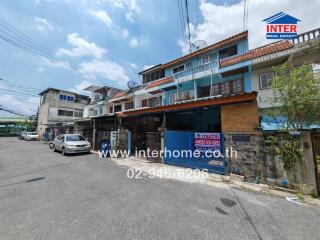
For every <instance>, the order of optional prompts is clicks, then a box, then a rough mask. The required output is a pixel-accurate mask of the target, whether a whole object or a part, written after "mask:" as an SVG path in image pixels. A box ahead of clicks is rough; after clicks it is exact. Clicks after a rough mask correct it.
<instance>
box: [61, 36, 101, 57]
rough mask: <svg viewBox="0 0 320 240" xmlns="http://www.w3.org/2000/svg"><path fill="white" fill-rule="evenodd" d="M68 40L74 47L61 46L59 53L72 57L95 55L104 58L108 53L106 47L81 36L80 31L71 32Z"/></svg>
mask: <svg viewBox="0 0 320 240" xmlns="http://www.w3.org/2000/svg"><path fill="white" fill-rule="evenodd" d="M68 42H69V43H70V44H71V45H72V46H74V47H73V48H72V49H65V48H60V49H58V51H57V53H56V54H57V55H58V56H61V55H67V56H70V57H81V56H93V57H96V58H102V56H103V55H104V54H105V53H106V50H105V49H104V48H101V47H98V46H97V45H96V44H95V43H94V42H88V41H87V40H85V39H83V38H81V37H80V36H79V34H78V33H71V34H69V35H68Z"/></svg>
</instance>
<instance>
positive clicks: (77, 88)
mask: <svg viewBox="0 0 320 240" xmlns="http://www.w3.org/2000/svg"><path fill="white" fill-rule="evenodd" d="M90 85H92V83H91V82H89V81H88V80H83V81H82V82H80V83H79V84H75V85H74V86H73V87H72V88H69V91H71V92H75V93H79V94H85V95H87V94H88V92H86V91H84V90H83V89H85V88H87V87H89V86H90Z"/></svg>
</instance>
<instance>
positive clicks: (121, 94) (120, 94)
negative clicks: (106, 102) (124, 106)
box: [111, 90, 128, 99]
mask: <svg viewBox="0 0 320 240" xmlns="http://www.w3.org/2000/svg"><path fill="white" fill-rule="evenodd" d="M127 92H128V90H125V91H121V92H118V93H116V94H115V95H113V97H112V98H111V99H115V98H119V97H123V96H125V95H126V93H127Z"/></svg>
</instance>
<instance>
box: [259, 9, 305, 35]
mask: <svg viewBox="0 0 320 240" xmlns="http://www.w3.org/2000/svg"><path fill="white" fill-rule="evenodd" d="M263 21H264V22H266V23H267V26H266V38H267V39H295V38H297V23H298V22H299V21H300V20H299V19H297V18H295V17H292V16H290V15H288V14H286V13H284V12H279V13H277V14H276V15H273V16H271V17H269V18H266V19H264V20H263Z"/></svg>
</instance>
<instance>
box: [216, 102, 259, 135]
mask: <svg viewBox="0 0 320 240" xmlns="http://www.w3.org/2000/svg"><path fill="white" fill-rule="evenodd" d="M258 124H259V114H258V109H257V103H256V101H252V102H248V103H239V104H230V105H224V106H222V107H221V128H222V132H255V131H257V129H256V128H257V127H258Z"/></svg>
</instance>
